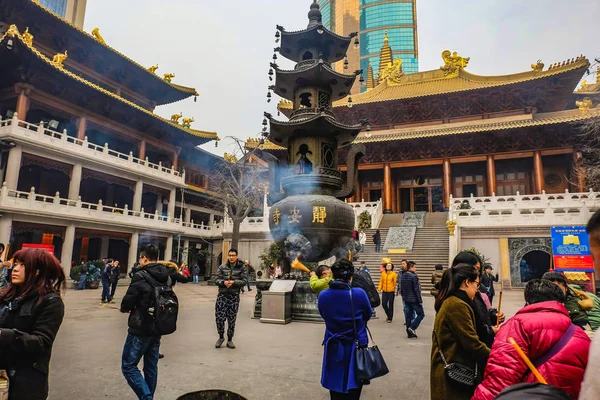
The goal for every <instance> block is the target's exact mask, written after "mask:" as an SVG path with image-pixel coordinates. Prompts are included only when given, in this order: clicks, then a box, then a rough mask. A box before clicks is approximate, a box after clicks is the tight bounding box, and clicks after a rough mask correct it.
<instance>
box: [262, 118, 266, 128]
mask: <svg viewBox="0 0 600 400" xmlns="http://www.w3.org/2000/svg"><path fill="white" fill-rule="evenodd" d="M262 126H267V119H266V118H263V122H262Z"/></svg>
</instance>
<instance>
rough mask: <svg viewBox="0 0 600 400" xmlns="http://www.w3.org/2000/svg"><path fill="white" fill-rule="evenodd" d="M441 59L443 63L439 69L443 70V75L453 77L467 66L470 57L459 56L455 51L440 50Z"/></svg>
mask: <svg viewBox="0 0 600 400" xmlns="http://www.w3.org/2000/svg"><path fill="white" fill-rule="evenodd" d="M442 60H444V65H443V66H441V67H440V69H441V70H442V71H444V76H445V77H447V78H454V77H456V76H458V74H459V72H460V71H461V70H463V69H465V68H466V67H467V65H468V64H469V61H470V60H471V57H461V56H459V55H458V53H457V52H456V51H455V52H454V53H452V52H450V50H444V51H442Z"/></svg>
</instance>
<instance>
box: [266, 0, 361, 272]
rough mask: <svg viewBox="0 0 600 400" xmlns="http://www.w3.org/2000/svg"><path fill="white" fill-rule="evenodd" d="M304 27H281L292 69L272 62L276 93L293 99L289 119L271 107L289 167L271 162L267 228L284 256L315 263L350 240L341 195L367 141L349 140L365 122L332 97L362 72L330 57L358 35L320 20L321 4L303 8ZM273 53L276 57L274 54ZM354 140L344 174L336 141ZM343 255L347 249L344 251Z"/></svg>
mask: <svg viewBox="0 0 600 400" xmlns="http://www.w3.org/2000/svg"><path fill="white" fill-rule="evenodd" d="M308 17H309V24H308V27H307V29H305V30H302V31H297V32H288V31H286V30H285V29H284V28H283V27H280V26H278V27H277V29H278V31H277V35H276V36H277V37H278V38H279V37H281V44H280V47H278V48H277V49H276V50H278V51H279V53H280V54H281V56H283V57H285V58H287V59H289V60H292V61H294V62H296V66H295V68H294V69H293V70H283V69H280V68H279V66H278V65H277V64H275V63H272V64H271V67H272V69H273V70H274V71H275V84H274V85H273V86H271V90H273V91H274V92H275V93H276V94H277V95H279V96H280V97H282V98H284V99H286V100H289V101H290V102H292V103H293V112H292V114H291V116H290V119H289V121H285V122H284V121H278V120H276V119H274V118H273V117H272V116H271V115H270V114H268V113H266V114H265V117H266V118H267V119H268V120H269V121H270V134H269V139H270V140H271V141H272V142H273V143H275V144H277V145H279V146H283V147H286V148H287V149H288V159H287V169H283V168H278V167H277V166H276V165H271V168H272V169H273V170H272V172H273V175H272V179H271V190H270V192H271V199H272V200H273V201H275V202H274V204H273V205H272V207H271V213H270V229H271V234H272V236H273V239H274V240H275V241H276V242H277V243H278V244H279V245H280V247H281V248H283V249H285V251H286V255H287V258H288V260H286V262H284V270H286V269H289V261H290V260H294V259H295V258H299V259H300V260H301V261H309V262H317V261H321V260H324V259H327V258H329V257H331V256H333V255H340V254H342V250H343V249H346V248H347V245H348V243H349V242H350V241H351V239H352V231H353V228H354V211H353V209H352V207H350V205H348V204H346V203H345V202H344V199H345V198H347V197H350V196H352V194H353V192H354V186H355V182H356V175H357V173H358V160H359V159H360V157H361V156H362V155H363V154H364V145H352V142H353V141H354V139H355V138H356V137H357V135H358V134H359V132H360V131H361V129H362V128H363V126H365V125H367V122H366V121H362V122H361V123H360V124H358V125H346V124H343V123H340V122H338V121H337V120H336V117H335V115H334V113H333V111H332V102H333V101H337V100H341V99H343V98H345V97H347V96H348V95H349V94H350V89H351V88H352V85H353V84H354V81H355V80H356V77H357V76H359V75H360V74H361V72H362V71H355V72H353V73H351V74H343V73H339V72H336V71H334V69H333V67H332V63H334V62H338V61H341V60H344V59H345V57H346V51H347V50H348V47H349V46H350V44H351V42H352V41H353V39H354V42H355V44H357V43H358V41H357V38H355V36H356V34H351V35H350V36H349V37H342V36H338V35H336V34H334V33H332V32H331V31H329V30H327V29H326V28H325V27H324V26H323V25H322V23H321V12H320V10H319V5H318V4H317V3H316V2H314V3H313V4H312V5H311V7H310V12H309V13H308ZM274 58H276V57H274ZM342 146H352V148H351V149H350V150H349V152H348V160H347V162H346V165H347V167H348V170H347V177H346V179H345V182H344V179H343V175H342V172H341V171H340V170H339V169H338V148H339V147H342ZM346 254H348V253H347V252H346ZM286 267H287V268H286Z"/></svg>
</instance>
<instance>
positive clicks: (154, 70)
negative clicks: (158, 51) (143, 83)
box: [148, 64, 158, 74]
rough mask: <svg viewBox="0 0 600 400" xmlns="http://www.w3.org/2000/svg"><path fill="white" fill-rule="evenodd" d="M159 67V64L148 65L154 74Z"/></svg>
mask: <svg viewBox="0 0 600 400" xmlns="http://www.w3.org/2000/svg"><path fill="white" fill-rule="evenodd" d="M157 69H158V64H156V65H153V66H151V67H148V71H150V72H152V73H153V74H155V73H156V70H157Z"/></svg>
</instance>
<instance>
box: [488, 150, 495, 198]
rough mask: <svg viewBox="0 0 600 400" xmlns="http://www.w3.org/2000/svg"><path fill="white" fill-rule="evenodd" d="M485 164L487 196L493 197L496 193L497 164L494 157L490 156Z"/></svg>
mask: <svg viewBox="0 0 600 400" xmlns="http://www.w3.org/2000/svg"><path fill="white" fill-rule="evenodd" d="M485 164H486V167H487V168H486V169H487V195H488V196H493V195H494V194H495V193H496V162H495V161H494V156H492V155H488V156H487V158H486V160H485Z"/></svg>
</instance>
